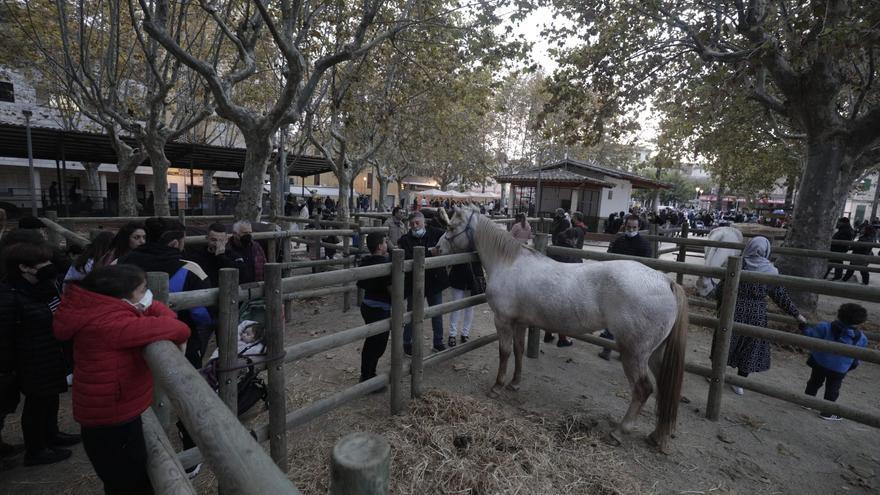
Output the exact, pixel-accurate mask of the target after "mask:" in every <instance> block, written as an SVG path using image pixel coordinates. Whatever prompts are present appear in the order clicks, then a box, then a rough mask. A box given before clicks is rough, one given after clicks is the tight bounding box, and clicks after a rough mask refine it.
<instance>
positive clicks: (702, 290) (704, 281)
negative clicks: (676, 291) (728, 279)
mask: <svg viewBox="0 0 880 495" xmlns="http://www.w3.org/2000/svg"><path fill="white" fill-rule="evenodd" d="M715 285H716V284H715V281H714V280H713V279H711V278H709V277H700V278H698V279H697V284H696V289H697V294H698V295H699V296H700V297H709V294H711V293H712V291H713V290H715Z"/></svg>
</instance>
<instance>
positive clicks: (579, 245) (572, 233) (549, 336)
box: [544, 210, 587, 347]
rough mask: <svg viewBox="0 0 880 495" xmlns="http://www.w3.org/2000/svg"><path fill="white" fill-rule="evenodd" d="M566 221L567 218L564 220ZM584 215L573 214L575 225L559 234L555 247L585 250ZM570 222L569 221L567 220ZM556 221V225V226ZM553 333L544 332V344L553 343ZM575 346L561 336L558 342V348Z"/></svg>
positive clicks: (563, 257) (567, 258)
mask: <svg viewBox="0 0 880 495" xmlns="http://www.w3.org/2000/svg"><path fill="white" fill-rule="evenodd" d="M558 214H559V210H557V215H558ZM562 219H563V220H565V217H563V218H562ZM584 220H586V218H584V214H583V213H581V212H579V211H576V212H574V213H572V214H571V223H572V224H574V225H573V226H572V227H569V228H567V229H565V230H564V231H562V232H561V233H559V235H558V236H557V240H555V241H554V242H553V244H554V245H557V246H560V247H567V248H572V249H583V248H584V236H585V235H586V234H587V225H586V224H585V223H584ZM565 221H566V222H568V220H565ZM555 222H556V221H555V220H554V224H555ZM553 259H555V260H556V261H558V262H560V263H581V262H582V261H583V260H582V259H581V258H579V257H577V256H566V255H556V256H553ZM553 338H554V337H553V333H552V332H547V331H545V332H544V342H548V343H549V342H553ZM572 345H574V341H573V340H571V339H570V338H568V336H566V335H563V334H561V333H560V334H559V341H558V342H556V347H569V346H572Z"/></svg>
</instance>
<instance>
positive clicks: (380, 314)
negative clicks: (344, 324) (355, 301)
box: [361, 304, 391, 381]
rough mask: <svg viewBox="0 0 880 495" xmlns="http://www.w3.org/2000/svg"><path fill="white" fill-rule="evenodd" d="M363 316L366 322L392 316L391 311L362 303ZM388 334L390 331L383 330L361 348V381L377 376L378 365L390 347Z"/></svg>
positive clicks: (367, 340)
mask: <svg viewBox="0 0 880 495" xmlns="http://www.w3.org/2000/svg"><path fill="white" fill-rule="evenodd" d="M361 316H363V317H364V323H374V322H377V321H380V320H384V319H386V318H390V317H391V311H388V310H386V309H381V308H371V307H370V306H367V305H366V304H361ZM388 334H389V332H382V333H380V334H378V335H373V336H372V337H367V339H366V340H364V347H363V349H361V381H364V380H369V379H370V378H373V377H374V376H376V366H377V365H378V364H379V359H380V358H381V357H382V355H383V354H385V349H386V348H387V347H388Z"/></svg>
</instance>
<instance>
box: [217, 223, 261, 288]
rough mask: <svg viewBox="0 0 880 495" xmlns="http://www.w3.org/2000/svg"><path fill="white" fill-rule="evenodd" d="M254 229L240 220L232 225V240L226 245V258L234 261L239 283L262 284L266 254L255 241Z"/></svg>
mask: <svg viewBox="0 0 880 495" xmlns="http://www.w3.org/2000/svg"><path fill="white" fill-rule="evenodd" d="M253 234H254V229H253V227H252V226H251V223H250V222H248V221H247V220H239V221H237V222H235V223H234V224H232V238H231V239H230V240H229V243H228V244H227V245H226V256H227V257H229V258H230V259H231V260H233V261H234V262H235V263H236V264H237V265H240V266H239V267H238V268H239V270H238V282H239V283H241V284H247V283H250V282H262V281H263V270H264V267H265V266H266V253H265V252H264V251H263V248H262V246H260V244H259V243H258V242H255V241H254V235H253Z"/></svg>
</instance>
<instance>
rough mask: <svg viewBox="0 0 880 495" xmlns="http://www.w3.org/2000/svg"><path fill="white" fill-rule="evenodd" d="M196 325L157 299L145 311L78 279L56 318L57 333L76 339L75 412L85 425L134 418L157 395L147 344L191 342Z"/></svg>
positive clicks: (75, 417)
mask: <svg viewBox="0 0 880 495" xmlns="http://www.w3.org/2000/svg"><path fill="white" fill-rule="evenodd" d="M189 335H190V331H189V328H188V327H187V326H186V324H185V323H183V322H182V321H180V320H178V319H177V316H176V315H175V314H174V312H173V311H171V310H170V309H168V308H167V307H165V306H164V305H163V304H162V303H160V302H158V301H155V302H153V303H152V304H151V305H150V307H149V308H147V310H146V311H145V312H143V313H141V312H140V311H139V310H137V309H135V307H134V306H132V305H131V304H129V303H128V302H127V301H124V300H122V299H116V298H114V297H110V296H105V295H102V294H96V293H94V292H90V291H88V290H86V289H83V288H82V287H79V286H77V285H72V286H71V287H70V288H69V289H68V290H67V292H66V293H65V294H64V298H63V299H62V300H61V306H60V307H59V308H58V311H57V313H56V318H55V336H56V337H57V338H59V339H61V340H73V357H74V361H75V362H76V363H77V364H76V368H75V369H74V370H73V417H74V419H76V421H77V422H78V423H79V424H81V425H82V426H109V425H117V424H121V423H125V422H128V421H130V420H132V419H134V418H135V417H137V416H139V415H140V414H141V413H142V412H144V411H145V410H146V409H147V408H148V407H149V406H150V403H151V402H152V400H153V376H152V374H151V373H150V368H149V367H148V366H147V363H146V361H144V357H143V347H144V346H145V345H147V344H150V343H153V342H158V341H160V340H170V341H172V342H174V343H175V344H181V343H183V342H186V340H187V338H189Z"/></svg>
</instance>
